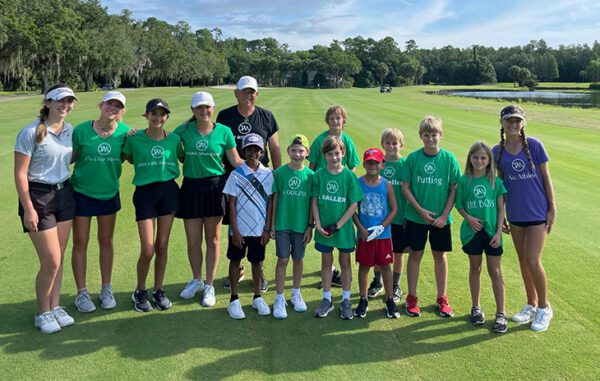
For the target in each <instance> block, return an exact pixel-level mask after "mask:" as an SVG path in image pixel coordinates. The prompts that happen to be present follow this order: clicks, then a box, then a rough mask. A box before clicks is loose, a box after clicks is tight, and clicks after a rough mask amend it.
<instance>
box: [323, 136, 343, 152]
mask: <svg viewBox="0 0 600 381" xmlns="http://www.w3.org/2000/svg"><path fill="white" fill-rule="evenodd" d="M338 147H339V148H340V150H341V151H342V153H344V152H346V146H345V145H344V142H343V141H342V139H340V138H339V136H328V137H327V138H326V139H325V140H324V141H323V146H321V153H323V155H325V154H326V153H327V152H329V151H333V150H334V149H336V148H338Z"/></svg>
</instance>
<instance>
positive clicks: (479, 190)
mask: <svg viewBox="0 0 600 381" xmlns="http://www.w3.org/2000/svg"><path fill="white" fill-rule="evenodd" d="M486 193H487V191H486V190H485V187H484V186H483V185H477V186H476V187H475V188H473V194H474V195H475V197H477V198H484V197H485V195H486Z"/></svg>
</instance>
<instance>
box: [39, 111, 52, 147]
mask: <svg viewBox="0 0 600 381" xmlns="http://www.w3.org/2000/svg"><path fill="white" fill-rule="evenodd" d="M49 113H50V109H49V108H48V106H46V105H43V106H42V108H41V109H40V116H39V119H40V124H38V126H37V128H36V129H35V142H36V143H37V144H40V143H41V142H42V140H44V138H45V137H46V135H48V127H46V118H48V114H49Z"/></svg>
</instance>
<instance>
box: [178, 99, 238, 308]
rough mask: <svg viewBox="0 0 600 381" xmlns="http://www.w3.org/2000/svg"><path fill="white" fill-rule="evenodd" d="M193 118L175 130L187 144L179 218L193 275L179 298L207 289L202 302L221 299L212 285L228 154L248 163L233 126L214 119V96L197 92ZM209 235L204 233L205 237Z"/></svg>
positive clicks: (232, 160) (235, 160) (209, 303)
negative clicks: (182, 226) (215, 121)
mask: <svg viewBox="0 0 600 381" xmlns="http://www.w3.org/2000/svg"><path fill="white" fill-rule="evenodd" d="M191 109H192V113H193V116H192V118H190V119H189V120H188V121H187V122H185V123H183V124H181V125H180V126H179V127H177V128H176V129H175V131H174V132H175V133H176V134H177V135H179V136H180V137H181V141H182V143H183V151H184V152H183V183H182V185H181V191H180V198H179V211H178V212H177V217H178V218H183V224H184V226H185V236H186V238H187V252H188V259H189V262H190V267H191V269H192V279H191V280H190V281H189V282H188V284H187V285H186V286H185V287H184V289H183V290H182V291H181V293H180V294H179V296H180V297H181V298H183V299H191V298H193V297H194V295H196V293H198V292H200V291H202V290H204V292H203V296H202V305H203V306H205V307H211V306H213V305H214V304H215V303H216V300H215V288H214V286H213V282H214V278H215V274H216V271H217V264H218V262H219V247H220V243H219V242H220V238H221V221H222V219H223V215H224V214H225V199H224V196H223V187H224V186H225V181H226V180H227V178H226V175H225V168H224V166H223V157H224V156H227V160H229V162H230V163H231V165H232V166H233V167H234V168H237V167H239V166H240V165H242V164H243V163H244V161H243V160H242V159H241V158H240V156H239V154H238V152H237V150H236V148H235V147H236V145H235V139H234V137H233V133H232V132H231V129H230V128H229V127H226V126H224V125H222V124H220V123H214V122H213V121H212V117H213V114H214V111H215V102H214V100H213V97H212V95H210V94H209V93H206V92H202V91H199V92H197V93H195V94H194V95H192V101H191ZM203 236H204V237H203ZM203 239H204V240H205V241H206V283H204V282H202V261H203V256H202V240H203Z"/></svg>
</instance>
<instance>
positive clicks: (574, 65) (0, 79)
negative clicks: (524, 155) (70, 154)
mask: <svg viewBox="0 0 600 381" xmlns="http://www.w3.org/2000/svg"><path fill="white" fill-rule="evenodd" d="M246 74H252V75H254V76H255V77H257V79H258V81H259V83H261V85H264V86H297V87H351V86H357V87H373V86H378V85H380V84H383V83H387V84H390V85H392V86H401V85H414V84H423V83H434V84H450V85H462V84H464V85H471V84H483V83H496V82H514V83H515V86H517V85H519V86H528V87H535V85H536V84H537V81H538V80H540V81H559V82H578V81H590V82H597V81H600V43H598V42H597V41H594V43H593V45H592V46H589V45H587V44H576V45H560V46H559V47H558V48H552V47H549V46H547V44H546V42H545V41H544V40H539V41H536V40H533V41H531V42H530V43H529V44H527V45H524V46H514V47H501V48H493V47H485V46H477V45H474V46H471V47H468V48H458V47H453V46H444V47H442V48H433V49H422V48H419V47H418V45H417V42H416V41H414V40H409V41H406V42H404V43H403V44H402V45H400V44H399V43H398V42H396V41H395V40H394V39H393V38H392V37H385V38H383V39H380V40H374V39H372V38H363V37H362V36H357V37H353V38H347V39H345V40H344V41H339V40H334V41H333V42H331V44H330V45H329V46H323V45H315V46H313V47H312V48H311V49H309V50H301V51H291V49H290V48H289V46H288V45H287V44H286V43H280V42H279V41H277V40H276V39H274V38H271V37H267V38H262V39H255V40H248V39H244V38H238V37H231V38H223V34H222V31H221V30H220V29H219V28H214V29H206V28H204V29H198V30H195V31H194V30H192V28H191V27H190V25H189V24H187V23H186V22H183V21H180V22H178V23H176V24H175V25H172V24H169V23H167V22H165V21H162V20H159V19H158V18H155V17H150V18H148V19H145V20H137V19H134V18H133V16H132V14H131V12H130V11H128V10H124V11H122V12H121V13H120V14H109V13H108V11H107V8H105V7H103V6H102V5H101V3H100V1H98V0H37V1H31V0H0V88H2V89H4V90H22V91H28V90H32V89H42V90H44V89H46V88H47V86H49V85H50V84H52V83H55V82H66V83H69V84H71V85H72V86H74V87H76V88H78V89H81V90H85V91H89V90H92V89H94V88H96V87H97V86H102V85H104V84H109V85H111V86H114V87H143V86H201V85H218V84H221V83H232V82H235V81H236V80H237V78H239V77H240V76H242V75H246Z"/></svg>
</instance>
